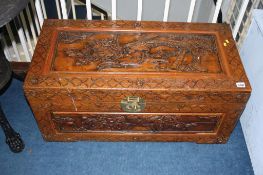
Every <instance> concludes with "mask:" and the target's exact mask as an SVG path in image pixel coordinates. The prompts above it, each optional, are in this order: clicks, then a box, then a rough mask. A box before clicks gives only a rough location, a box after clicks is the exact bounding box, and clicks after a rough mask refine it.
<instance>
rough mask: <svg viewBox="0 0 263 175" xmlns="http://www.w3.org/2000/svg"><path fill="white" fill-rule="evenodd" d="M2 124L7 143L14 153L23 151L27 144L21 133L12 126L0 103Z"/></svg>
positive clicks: (0, 122)
mask: <svg viewBox="0 0 263 175" xmlns="http://www.w3.org/2000/svg"><path fill="white" fill-rule="evenodd" d="M0 124H1V127H2V129H3V131H4V133H5V136H6V143H7V144H8V146H9V148H10V150H11V151H12V152H14V153H18V152H21V151H22V150H23V149H24V147H25V145H24V142H23V140H22V139H21V137H20V134H19V133H17V132H15V130H14V129H13V128H12V127H11V126H10V124H9V122H8V121H7V119H6V117H5V114H4V112H3V110H2V108H1V105H0Z"/></svg>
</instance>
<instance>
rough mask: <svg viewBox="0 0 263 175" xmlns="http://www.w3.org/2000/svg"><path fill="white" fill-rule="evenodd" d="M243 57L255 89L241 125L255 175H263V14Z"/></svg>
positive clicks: (257, 15)
mask: <svg viewBox="0 0 263 175" xmlns="http://www.w3.org/2000/svg"><path fill="white" fill-rule="evenodd" d="M240 55H241V58H242V61H243V64H244V67H245V69H246V72H247V75H248V78H249V80H250V83H251V86H252V94H251V97H250V99H249V102H248V104H247V106H246V109H245V111H244V112H243V114H242V116H241V125H242V129H243V132H244V136H245V140H246V143H247V147H248V151H249V154H250V158H251V161H252V166H253V169H254V172H255V174H256V175H263V10H255V11H254V12H253V20H252V23H251V26H250V28H249V31H248V34H247V37H246V39H245V41H244V43H243V45H242V48H241V50H240Z"/></svg>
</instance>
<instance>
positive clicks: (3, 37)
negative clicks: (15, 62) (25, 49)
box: [0, 33, 12, 61]
mask: <svg viewBox="0 0 263 175" xmlns="http://www.w3.org/2000/svg"><path fill="white" fill-rule="evenodd" d="M0 42H1V45H2V48H3V50H4V54H5V57H6V59H7V60H8V61H12V60H11V59H12V57H11V54H10V52H9V50H8V46H7V43H6V39H5V36H4V35H3V34H2V33H0Z"/></svg>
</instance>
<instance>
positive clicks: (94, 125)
mask: <svg viewBox="0 0 263 175" xmlns="http://www.w3.org/2000/svg"><path fill="white" fill-rule="evenodd" d="M221 117H222V116H221V114H208V115H203V114H113V113H109V114H92V113H80V114H78V113H54V114H53V116H52V120H53V122H54V124H55V126H56V129H57V131H59V132H66V133H67V132H100V131H108V132H120V131H121V132H191V133H192V132H215V130H216V129H217V126H218V125H219V122H220V121H221Z"/></svg>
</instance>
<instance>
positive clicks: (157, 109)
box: [24, 20, 251, 143]
mask: <svg viewBox="0 0 263 175" xmlns="http://www.w3.org/2000/svg"><path fill="white" fill-rule="evenodd" d="M24 90H25V95H26V97H27V99H28V101H29V104H30V106H31V108H32V110H33V113H34V115H35V118H36V121H37V123H38V126H39V128H40V130H41V132H42V135H43V137H44V139H45V140H47V141H77V140H101V141H193V142H197V143H225V142H226V141H227V139H228V138H229V136H230V134H231V132H232V130H233V129H234V127H235V125H236V123H237V120H238V119H239V116H240V114H241V113H242V111H243V109H244V108H245V105H246V102H247V100H248V98H249V96H250V92H251V88H250V84H249V81H248V79H247V77H246V74H245V72H244V69H243V66H242V63H241V61H240V58H239V54H238V51H237V48H236V46H235V42H234V40H233V39H232V34H231V30H230V29H229V27H228V25H226V24H189V23H162V22H133V21H73V20H46V21H45V22H44V25H43V29H42V32H41V35H40V37H39V41H38V44H37V47H36V50H35V53H34V56H33V60H32V64H31V67H30V69H29V72H28V75H27V77H26V81H25V84H24Z"/></svg>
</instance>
